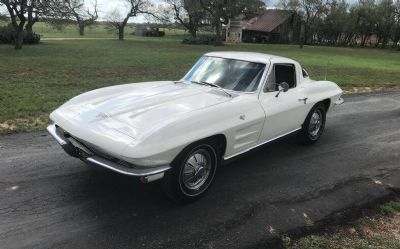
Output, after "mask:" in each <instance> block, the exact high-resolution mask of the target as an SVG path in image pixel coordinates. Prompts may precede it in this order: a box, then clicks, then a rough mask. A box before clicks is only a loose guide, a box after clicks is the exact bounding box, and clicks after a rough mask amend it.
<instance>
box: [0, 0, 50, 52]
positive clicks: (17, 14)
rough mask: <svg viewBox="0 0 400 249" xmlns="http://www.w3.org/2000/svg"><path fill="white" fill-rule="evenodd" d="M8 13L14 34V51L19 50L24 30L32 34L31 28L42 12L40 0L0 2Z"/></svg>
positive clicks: (0, 0) (1, 0) (8, 0)
mask: <svg viewBox="0 0 400 249" xmlns="http://www.w3.org/2000/svg"><path fill="white" fill-rule="evenodd" d="M0 3H1V4H2V5H4V6H5V7H6V9H7V11H8V14H9V17H10V20H11V25H12V27H13V28H14V30H15V33H16V40H15V49H21V48H22V44H23V39H24V30H26V32H32V27H33V25H34V24H35V22H37V21H38V19H39V15H40V14H41V13H43V11H44V5H43V4H42V1H40V0H0Z"/></svg>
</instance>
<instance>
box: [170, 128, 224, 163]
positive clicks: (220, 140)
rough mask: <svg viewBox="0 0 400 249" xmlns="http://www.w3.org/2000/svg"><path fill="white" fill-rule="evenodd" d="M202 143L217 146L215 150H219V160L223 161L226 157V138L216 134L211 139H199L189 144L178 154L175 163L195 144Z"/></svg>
mask: <svg viewBox="0 0 400 249" xmlns="http://www.w3.org/2000/svg"><path fill="white" fill-rule="evenodd" d="M201 142H211V143H212V144H214V145H216V146H217V148H215V149H216V150H217V153H218V156H219V157H220V158H219V159H221V158H222V157H223V156H224V155H225V151H226V145H227V140H226V136H225V135H224V134H216V135H212V136H209V137H205V138H202V139H199V140H197V141H194V142H192V143H190V144H188V145H187V146H185V147H184V148H183V149H182V150H181V151H180V152H179V153H178V155H177V156H176V157H175V159H174V160H173V161H176V160H177V159H178V158H179V157H180V156H181V155H182V154H183V153H184V152H185V151H187V150H188V148H190V147H191V146H193V145H194V144H197V143H201Z"/></svg>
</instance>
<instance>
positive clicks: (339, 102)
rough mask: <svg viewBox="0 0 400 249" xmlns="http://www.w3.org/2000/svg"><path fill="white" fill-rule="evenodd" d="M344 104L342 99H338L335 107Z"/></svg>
mask: <svg viewBox="0 0 400 249" xmlns="http://www.w3.org/2000/svg"><path fill="white" fill-rule="evenodd" d="M343 103H344V99H343V98H342V97H339V98H338V99H337V100H336V101H335V105H341V104H343Z"/></svg>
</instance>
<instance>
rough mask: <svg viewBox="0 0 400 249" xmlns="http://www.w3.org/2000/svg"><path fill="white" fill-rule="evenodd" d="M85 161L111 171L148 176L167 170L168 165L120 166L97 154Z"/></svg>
mask: <svg viewBox="0 0 400 249" xmlns="http://www.w3.org/2000/svg"><path fill="white" fill-rule="evenodd" d="M86 161H88V162H90V163H93V164H96V165H98V166H101V167H104V168H107V169H110V170H112V171H115V172H118V173H120V174H124V175H129V176H149V175H155V174H159V173H163V172H165V171H167V170H169V169H170V168H171V167H170V166H158V167H148V168H144V167H143V168H128V167H124V166H121V165H119V164H117V163H114V162H111V161H108V160H105V159H103V158H100V157H98V156H90V157H88V158H86Z"/></svg>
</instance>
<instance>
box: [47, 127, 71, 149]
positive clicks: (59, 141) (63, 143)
mask: <svg viewBox="0 0 400 249" xmlns="http://www.w3.org/2000/svg"><path fill="white" fill-rule="evenodd" d="M47 131H48V132H49V133H50V135H52V136H53V137H54V138H55V139H56V140H57V142H58V143H59V144H60V145H66V144H67V141H65V140H64V139H62V138H61V137H60V136H59V135H58V134H57V132H56V125H55V124H51V125H49V126H47Z"/></svg>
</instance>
